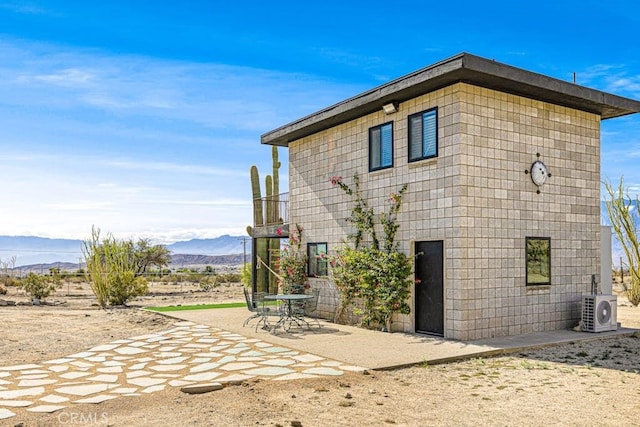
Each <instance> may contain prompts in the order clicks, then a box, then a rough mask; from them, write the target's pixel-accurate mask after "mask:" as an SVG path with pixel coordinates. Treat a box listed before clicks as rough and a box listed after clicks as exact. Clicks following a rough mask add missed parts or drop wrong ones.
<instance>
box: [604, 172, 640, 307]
mask: <svg viewBox="0 0 640 427" xmlns="http://www.w3.org/2000/svg"><path fill="white" fill-rule="evenodd" d="M604 185H605V188H606V190H607V193H609V199H608V200H605V206H606V208H607V214H608V215H609V220H610V221H611V226H612V227H613V231H614V232H615V233H616V236H617V237H618V240H619V241H620V244H621V245H622V249H623V250H624V253H625V255H626V258H627V263H628V264H627V265H628V267H629V274H630V276H631V285H630V286H627V285H626V284H625V283H624V282H623V283H622V286H623V288H624V290H625V292H626V294H627V298H628V299H629V302H630V303H631V304H632V305H633V306H634V307H637V306H638V305H639V304H640V236H639V235H638V224H636V219H635V217H634V211H635V210H636V209H637V207H638V206H640V200H638V196H636V199H635V200H633V199H632V198H631V197H629V195H628V193H627V190H626V189H625V188H624V181H623V179H622V178H620V184H619V185H618V187H617V188H614V187H613V185H612V184H611V183H610V182H605V183H604Z"/></svg>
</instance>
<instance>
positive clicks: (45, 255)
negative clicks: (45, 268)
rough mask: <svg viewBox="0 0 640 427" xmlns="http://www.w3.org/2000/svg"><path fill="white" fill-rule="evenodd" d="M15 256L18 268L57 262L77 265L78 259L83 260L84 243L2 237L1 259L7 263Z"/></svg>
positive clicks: (24, 237) (0, 242) (28, 237)
mask: <svg viewBox="0 0 640 427" xmlns="http://www.w3.org/2000/svg"><path fill="white" fill-rule="evenodd" d="M14 256H15V257H16V266H20V265H28V264H50V263H55V262H71V263H75V264H77V263H78V258H82V241H81V240H71V239H49V238H46V237H32V236H0V259H1V260H2V261H3V262H6V261H9V260H11V258H12V257H14Z"/></svg>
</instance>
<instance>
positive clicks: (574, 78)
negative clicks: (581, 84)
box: [573, 71, 576, 84]
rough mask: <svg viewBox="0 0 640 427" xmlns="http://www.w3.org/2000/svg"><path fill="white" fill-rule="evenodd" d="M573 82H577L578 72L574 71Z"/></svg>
mask: <svg viewBox="0 0 640 427" xmlns="http://www.w3.org/2000/svg"><path fill="white" fill-rule="evenodd" d="M573 84H576V72H575V71H574V72H573Z"/></svg>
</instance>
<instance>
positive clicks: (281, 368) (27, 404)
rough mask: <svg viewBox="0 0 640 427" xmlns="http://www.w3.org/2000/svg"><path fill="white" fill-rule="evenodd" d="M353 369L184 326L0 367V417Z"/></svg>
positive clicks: (189, 324)
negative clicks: (168, 390) (36, 361)
mask: <svg viewBox="0 0 640 427" xmlns="http://www.w3.org/2000/svg"><path fill="white" fill-rule="evenodd" d="M357 370H360V371H362V370H363V369H362V368H358V367H355V366H349V365H343V364H342V363H341V362H338V361H335V360H329V359H326V358H324V357H320V356H316V355H313V354H308V353H302V352H299V351H296V350H292V349H290V348H285V347H281V346H275V345H273V344H270V343H268V342H264V341H261V340H259V339H255V338H251V339H249V338H247V337H245V336H242V335H240V334H237V333H231V332H228V331H224V330H221V329H218V328H214V327H210V326H206V325H199V324H196V323H192V322H188V321H184V322H177V323H175V324H174V325H173V328H171V329H169V330H167V331H164V332H159V333H153V334H146V335H139V336H136V337H133V338H129V339H123V340H117V341H113V342H111V343H107V344H103V345H98V346H95V347H92V348H90V349H88V350H86V351H82V352H78V353H75V354H72V355H69V356H66V357H62V358H57V359H52V360H48V361H45V362H42V364H23V365H14V366H5V367H0V378H2V379H1V380H0V381H2V383H0V384H1V385H0V420H2V419H8V418H12V417H15V416H16V413H17V412H19V411H25V410H26V411H29V412H40V413H53V412H56V411H59V410H62V409H65V408H68V405H73V404H77V403H91V404H100V403H102V402H104V401H107V400H111V399H116V398H121V397H122V396H139V395H140V394H141V393H155V392H158V391H161V390H164V389H165V388H166V387H180V388H183V389H185V390H190V391H191V392H194V391H200V392H202V391H208V390H217V389H219V388H221V387H222V386H223V385H224V384H229V383H232V384H235V383H239V382H242V381H246V380H249V379H252V378H262V379H271V380H294V379H300V378H314V377H318V376H322V375H327V376H333V375H341V374H342V373H343V372H345V371H357ZM213 380H215V382H212V381H213ZM129 398H131V397H129ZM9 408H11V409H9Z"/></svg>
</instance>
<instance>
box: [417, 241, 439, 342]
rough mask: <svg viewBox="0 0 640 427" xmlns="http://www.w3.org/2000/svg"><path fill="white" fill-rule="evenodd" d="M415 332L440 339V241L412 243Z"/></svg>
mask: <svg viewBox="0 0 640 427" xmlns="http://www.w3.org/2000/svg"><path fill="white" fill-rule="evenodd" d="M415 250H416V251H415V253H416V254H420V253H422V254H421V255H418V256H417V257H416V261H415V273H416V279H417V280H416V284H415V321H416V332H419V333H423V334H431V335H439V336H444V271H443V269H444V263H443V259H444V258H443V254H442V251H443V242H442V240H437V241H429V242H416V243H415Z"/></svg>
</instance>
